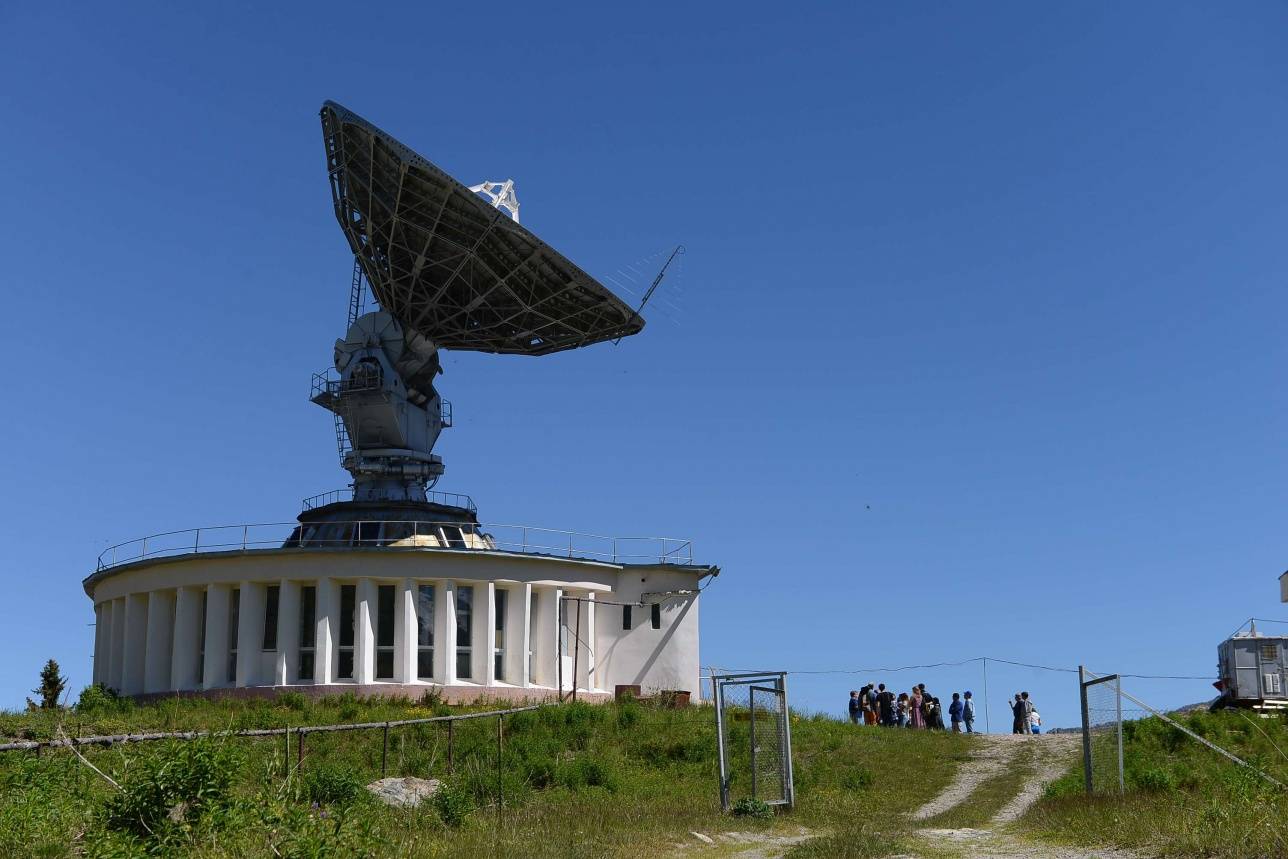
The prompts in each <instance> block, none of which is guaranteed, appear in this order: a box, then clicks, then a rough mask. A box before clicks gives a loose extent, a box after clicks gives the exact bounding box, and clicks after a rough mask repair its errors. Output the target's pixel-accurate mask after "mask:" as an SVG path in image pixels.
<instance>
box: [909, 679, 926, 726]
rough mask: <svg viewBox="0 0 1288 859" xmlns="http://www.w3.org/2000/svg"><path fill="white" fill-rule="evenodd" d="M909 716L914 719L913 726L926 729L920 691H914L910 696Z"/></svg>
mask: <svg viewBox="0 0 1288 859" xmlns="http://www.w3.org/2000/svg"><path fill="white" fill-rule="evenodd" d="M908 715H909V716H911V717H912V726H913V727H914V728H924V727H926V720H925V718H924V717H923V716H922V713H921V690H920V689H913V690H912V694H911V695H909V696H908Z"/></svg>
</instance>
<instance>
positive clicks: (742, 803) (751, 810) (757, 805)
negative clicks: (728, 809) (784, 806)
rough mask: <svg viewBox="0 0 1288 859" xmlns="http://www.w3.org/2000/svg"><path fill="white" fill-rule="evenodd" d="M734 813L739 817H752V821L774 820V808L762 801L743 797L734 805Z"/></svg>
mask: <svg viewBox="0 0 1288 859" xmlns="http://www.w3.org/2000/svg"><path fill="white" fill-rule="evenodd" d="M732 811H733V813H734V815H735V816H737V817H750V818H751V819H752V820H772V819H773V817H774V808H773V806H771V805H770V804H769V803H767V802H765V801H764V800H761V799H752V798H751V797H749V796H747V797H743V798H742V799H740V800H738V801H737V802H735V803H734V804H733V809H732Z"/></svg>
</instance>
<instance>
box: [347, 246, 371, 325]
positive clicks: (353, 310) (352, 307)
mask: <svg viewBox="0 0 1288 859" xmlns="http://www.w3.org/2000/svg"><path fill="white" fill-rule="evenodd" d="M366 298H367V296H366V292H365V291H364V290H363V288H362V263H361V262H359V261H358V257H357V255H355V256H354V257H353V285H352V286H351V287H350V288H349V324H348V326H346V327H345V329H344V330H345V331H346V332H347V331H348V330H349V329H350V328H352V327H353V323H355V322H357V321H358V317H359V316H361V315H362V311H363V310H365V309H366V308H365V305H366V303H367V301H366Z"/></svg>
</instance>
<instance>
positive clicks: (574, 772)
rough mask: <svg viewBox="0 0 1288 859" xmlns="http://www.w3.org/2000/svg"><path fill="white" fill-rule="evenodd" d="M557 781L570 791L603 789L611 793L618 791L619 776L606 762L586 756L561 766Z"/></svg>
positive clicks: (579, 756)
mask: <svg viewBox="0 0 1288 859" xmlns="http://www.w3.org/2000/svg"><path fill="white" fill-rule="evenodd" d="M555 781H556V782H557V783H558V784H560V785H562V786H563V787H566V788H568V789H570V790H583V789H585V788H588V787H602V788H604V789H605V790H607V791H610V792H613V791H616V790H617V784H618V780H617V774H616V773H615V772H614V771H613V768H612V767H611V766H609V764H608V763H607V762H606V761H603V760H601V759H599V758H597V757H594V756H593V755H584V754H583V755H578V756H577V757H575V758H573V759H572V760H571V761H568V762H567V763H565V764H563V765H562V766H560V767H559V768H558V770H557V771H556V773H555Z"/></svg>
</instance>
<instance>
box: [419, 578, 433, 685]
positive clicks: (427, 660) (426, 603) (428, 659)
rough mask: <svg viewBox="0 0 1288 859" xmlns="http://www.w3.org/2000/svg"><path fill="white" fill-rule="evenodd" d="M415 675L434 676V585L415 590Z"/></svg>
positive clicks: (425, 677) (420, 677)
mask: <svg viewBox="0 0 1288 859" xmlns="http://www.w3.org/2000/svg"><path fill="white" fill-rule="evenodd" d="M416 677H417V678H419V679H421V680H432V679H433V677H434V586H433V585H421V586H420V587H419V588H417V590H416Z"/></svg>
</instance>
